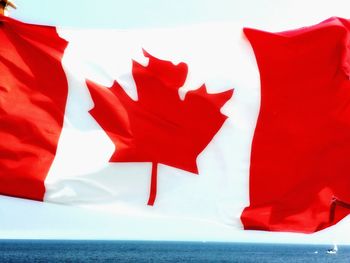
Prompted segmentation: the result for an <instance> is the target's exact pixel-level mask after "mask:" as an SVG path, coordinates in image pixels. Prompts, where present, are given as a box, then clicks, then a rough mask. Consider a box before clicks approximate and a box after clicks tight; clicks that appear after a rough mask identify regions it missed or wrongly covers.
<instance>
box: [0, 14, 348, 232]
mask: <svg viewBox="0 0 350 263" xmlns="http://www.w3.org/2000/svg"><path fill="white" fill-rule="evenodd" d="M0 20H1V24H0V41H1V46H0V74H1V75H0V76H1V78H0V141H1V143H0V156H1V158H0V193H1V194H3V195H8V196H13V197H21V198H27V199H33V200H39V201H45V202H54V203H61V204H74V205H89V206H95V207H110V209H114V210H116V211H119V212H120V213H121V214H123V213H124V214H133V215H152V216H159V217H162V216H166V217H173V218H176V217H182V218H198V219H204V220H212V221H216V222H223V223H227V224H231V225H235V226H238V227H243V228H244V229H258V230H269V231H292V232H305V233H311V232H315V231H318V230H321V229H324V228H326V227H328V226H331V225H333V224H335V223H337V222H338V221H340V220H341V219H343V218H344V217H345V216H346V215H347V214H348V213H349V211H350V210H349V208H350V205H349V203H350V191H349V189H350V180H349V179H350V163H349V161H348V158H349V156H350V83H349V76H350V66H349V63H350V57H349V46H350V42H349V29H350V24H349V21H348V20H345V19H341V18H331V19H329V20H326V21H324V22H322V23H320V24H318V25H315V26H311V27H306V28H301V29H298V30H294V31H287V32H282V33H267V32H263V31H258V30H254V29H247V28H246V29H244V30H242V28H241V27H239V26H235V25H232V24H224V25H223V24H216V25H209V24H207V25H201V26H188V27H182V28H176V29H157V30H129V31H122V30H102V29H100V30H82V29H79V30H78V29H62V28H55V27H49V26H40V25H32V24H26V23H22V22H19V21H16V20H13V19H11V18H7V17H3V16H2V17H1V18H0Z"/></svg>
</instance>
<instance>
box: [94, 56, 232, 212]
mask: <svg viewBox="0 0 350 263" xmlns="http://www.w3.org/2000/svg"><path fill="white" fill-rule="evenodd" d="M144 55H145V56H146V57H148V58H149V64H148V66H146V67H144V66H142V65H141V64H139V63H137V62H135V61H133V67H132V74H133V77H134V80H135V83H136V87H137V92H138V100H137V101H134V100H132V99H131V98H130V97H129V96H128V95H127V94H126V93H125V91H124V89H123V88H122V87H121V86H120V84H119V83H118V82H116V81H115V82H114V84H113V86H112V87H111V88H106V87H103V86H101V85H99V84H96V83H93V82H92V81H89V80H87V86H88V88H89V90H90V94H91V96H92V99H93V101H94V104H95V107H94V108H93V109H92V110H91V111H90V113H91V115H92V116H93V117H94V118H95V120H96V121H97V122H98V123H99V124H100V125H101V127H102V128H103V129H104V130H105V131H106V133H107V134H108V136H109V137H110V138H111V140H112V141H113V143H114V144H115V146H116V150H115V152H114V154H113V155H112V157H111V159H110V162H152V178H151V191H150V196H149V200H148V205H153V204H154V201H155V198H156V192H157V165H158V163H161V164H165V165H169V166H172V167H176V168H179V169H182V170H186V171H188V172H192V173H195V174H198V168H197V164H196V158H197V156H198V155H199V154H200V153H201V152H202V151H203V150H204V148H205V147H206V146H207V145H208V144H209V142H210V141H211V140H212V138H213V136H214V135H215V134H216V133H217V132H218V130H219V129H220V128H221V126H222V124H223V123H224V121H225V120H226V118H227V117H226V116H225V115H223V114H221V113H220V108H221V107H222V106H223V105H224V104H225V103H226V102H227V101H228V100H229V99H230V98H231V96H232V94H233V90H228V91H225V92H222V93H217V94H208V93H207V90H206V87H205V85H203V86H201V87H200V88H199V89H197V90H194V91H189V92H187V94H186V96H185V99H184V100H181V99H180V97H179V94H178V90H179V88H180V87H182V86H183V84H184V82H185V80H186V77H187V71H188V69H187V65H186V64H185V63H180V64H178V65H174V64H172V63H171V62H170V61H164V60H159V59H157V58H155V57H152V56H151V55H149V54H148V53H146V52H144Z"/></svg>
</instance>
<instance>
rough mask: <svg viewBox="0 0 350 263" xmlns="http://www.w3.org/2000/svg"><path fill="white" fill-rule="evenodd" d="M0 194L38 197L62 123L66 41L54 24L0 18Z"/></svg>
mask: <svg viewBox="0 0 350 263" xmlns="http://www.w3.org/2000/svg"><path fill="white" fill-rule="evenodd" d="M0 43H1V45H0V76H1V77H0V193H1V194H4V195H10V196H16V197H24V198H30V199H35V200H42V199H43V197H44V193H45V186H44V180H45V177H46V175H47V173H48V170H49V168H50V166H51V164H52V161H53V158H54V156H55V153H56V147H57V142H58V138H59V136H60V132H61V128H62V125H63V116H64V109H65V104H66V98H67V91H68V88H67V80H66V77H65V73H64V71H63V68H62V65H61V58H62V55H63V51H64V49H65V47H66V45H67V43H66V41H64V40H62V39H61V38H60V37H59V36H58V35H57V33H56V30H55V28H53V27H46V26H36V25H30V24H24V23H21V22H18V21H15V20H13V19H10V18H7V17H4V16H1V17H0Z"/></svg>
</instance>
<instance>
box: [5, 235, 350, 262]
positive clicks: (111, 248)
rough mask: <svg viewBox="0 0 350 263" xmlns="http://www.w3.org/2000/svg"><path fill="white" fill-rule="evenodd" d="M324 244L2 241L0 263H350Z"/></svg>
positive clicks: (345, 251)
mask: <svg viewBox="0 0 350 263" xmlns="http://www.w3.org/2000/svg"><path fill="white" fill-rule="evenodd" d="M327 248H329V247H328V246H324V245H281V244H251V243H249V244H242V243H195V242H137V241H54V240H52V241H40V240H0V262H1V263H6V262H45V263H46V262H259V263H263V262H269V263H273V262H307V263H312V262H317V263H319V262H321V263H322V262H350V246H339V251H338V253H337V254H335V255H330V254H327V253H326V250H327Z"/></svg>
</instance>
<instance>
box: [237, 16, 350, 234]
mask: <svg viewBox="0 0 350 263" xmlns="http://www.w3.org/2000/svg"><path fill="white" fill-rule="evenodd" d="M349 29H350V26H349V22H348V21H346V20H344V19H337V18H333V19H330V20H327V21H325V22H323V23H321V24H319V25H316V26H313V27H309V28H303V29H300V30H295V31H290V32H285V33H278V34H270V33H266V32H261V31H256V30H251V29H245V34H246V35H247V37H248V38H249V40H250V42H251V44H252V46H253V48H254V52H255V55H256V58H257V62H258V66H259V70H260V78H261V109H260V113H259V118H258V122H257V126H256V130H255V134H254V139H253V144H252V155H251V167H250V206H249V207H247V208H246V209H245V210H244V212H243V214H242V217H241V219H242V222H243V224H244V227H245V228H246V229H262V230H273V231H297V232H314V231H317V230H320V229H323V228H325V227H328V226H330V225H332V224H334V223H336V222H338V221H339V220H341V219H342V218H343V217H344V216H346V215H347V214H349V212H350V210H349V209H346V208H344V207H339V209H338V208H337V209H336V210H335V215H334V221H333V222H330V220H329V218H330V213H331V206H332V198H333V196H337V197H339V198H340V199H341V200H344V201H346V202H349V201H350V190H349V189H350V162H349V160H350V82H349V78H348V75H347V74H348V68H349V62H350V58H349V57H348V46H349V41H348V39H349Z"/></svg>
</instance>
